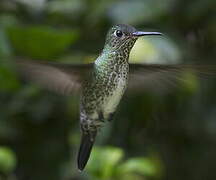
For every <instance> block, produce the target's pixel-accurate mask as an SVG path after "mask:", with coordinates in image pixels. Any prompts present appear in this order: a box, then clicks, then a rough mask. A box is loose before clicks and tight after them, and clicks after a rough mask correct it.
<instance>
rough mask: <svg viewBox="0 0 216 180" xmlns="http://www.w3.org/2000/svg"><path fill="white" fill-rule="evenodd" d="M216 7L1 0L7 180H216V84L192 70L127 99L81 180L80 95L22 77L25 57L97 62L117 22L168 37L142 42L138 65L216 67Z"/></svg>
mask: <svg viewBox="0 0 216 180" xmlns="http://www.w3.org/2000/svg"><path fill="white" fill-rule="evenodd" d="M215 5H216V4H215V0H205V1H203V0H192V1H186V0H133V1H130V0H117V1H114V0H101V1H96V0H1V1H0V179H3V180H4V179H6V180H59V179H60V180H78V179H79V180H80V179H93V180H94V179H102V180H115V179H125V180H131V179H133V180H134V179H135V180H143V179H144V180H182V179H184V180H187V179H188V180H203V179H205V180H213V179H216V174H215V167H216V153H215V152H216V96H215V90H216V83H215V77H213V78H210V79H209V78H203V79H201V80H200V79H199V78H198V77H197V76H196V75H195V74H193V72H186V73H184V74H182V76H181V77H180V78H181V79H182V78H183V79H184V81H182V82H181V84H180V86H177V87H174V88H173V89H172V91H168V92H166V93H163V92H160V93H158V89H157V87H153V89H151V90H146V91H145V92H142V93H136V94H126V95H125V96H124V98H123V100H122V102H121V104H120V106H119V109H118V112H117V114H116V117H115V120H114V121H113V122H112V123H110V124H107V127H106V128H105V129H104V130H103V132H101V133H100V135H99V137H98V139H97V144H96V146H95V148H94V150H93V154H92V156H91V159H90V162H89V164H88V166H87V169H86V170H85V171H84V172H82V173H80V172H78V170H77V167H76V154H77V150H78V145H79V140H80V133H79V124H78V122H79V97H74V96H71V97H62V96H60V95H57V94H54V93H52V92H48V91H46V90H43V89H40V88H39V87H37V86H36V85H33V84H31V83H29V84H26V83H23V82H21V81H20V80H19V79H18V77H17V75H16V74H15V73H14V71H13V57H17V56H18V57H25V58H30V59H40V60H50V61H59V62H71V63H73V62H90V61H93V60H94V59H95V58H96V57H97V56H98V54H99V53H100V51H101V50H102V47H103V44H104V39H105V35H106V32H107V30H108V28H109V27H110V26H112V25H113V24H117V23H126V24H130V25H133V26H135V27H136V28H138V29H141V30H149V29H150V30H157V31H161V32H163V33H164V34H165V36H163V37H160V38H155V37H145V38H142V39H139V40H138V41H137V43H136V44H135V47H134V48H133V50H132V52H131V56H130V61H132V62H145V63H195V64H215V57H216V51H215V47H216V33H215V32H216V18H215V17H216V16H215ZM164 86H165V85H164ZM165 87H166V86H165ZM107 145H109V146H107Z"/></svg>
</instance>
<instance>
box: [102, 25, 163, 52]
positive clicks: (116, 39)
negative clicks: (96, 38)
mask: <svg viewBox="0 0 216 180" xmlns="http://www.w3.org/2000/svg"><path fill="white" fill-rule="evenodd" d="M146 35H162V34H161V33H159V32H143V31H137V30H136V29H135V28H134V27H132V26H129V25H125V24H118V25H115V26H113V27H111V28H110V30H109V31H108V33H107V36H106V42H105V47H104V50H108V51H119V50H120V51H121V50H123V51H127V52H128V53H129V52H130V50H131V49H132V47H133V45H134V43H135V42H136V40H137V39H138V37H140V36H146Z"/></svg>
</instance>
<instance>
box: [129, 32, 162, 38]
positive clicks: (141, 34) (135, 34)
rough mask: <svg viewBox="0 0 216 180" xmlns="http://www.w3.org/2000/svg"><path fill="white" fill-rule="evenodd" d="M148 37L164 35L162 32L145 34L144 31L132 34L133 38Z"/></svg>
mask: <svg viewBox="0 0 216 180" xmlns="http://www.w3.org/2000/svg"><path fill="white" fill-rule="evenodd" d="M148 35H160V36H161V35H163V34H162V33H160V32H143V31H136V32H134V33H132V36H137V37H139V36H148Z"/></svg>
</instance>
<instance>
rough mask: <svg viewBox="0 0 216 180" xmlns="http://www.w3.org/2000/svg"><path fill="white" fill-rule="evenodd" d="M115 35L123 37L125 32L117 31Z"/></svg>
mask: <svg viewBox="0 0 216 180" xmlns="http://www.w3.org/2000/svg"><path fill="white" fill-rule="evenodd" d="M114 35H115V36H116V37H122V36H123V32H122V31H120V30H116V31H115V32H114Z"/></svg>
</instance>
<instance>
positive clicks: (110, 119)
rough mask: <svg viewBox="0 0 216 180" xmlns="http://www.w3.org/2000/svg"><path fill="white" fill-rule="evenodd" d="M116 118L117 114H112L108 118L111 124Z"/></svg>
mask: <svg viewBox="0 0 216 180" xmlns="http://www.w3.org/2000/svg"><path fill="white" fill-rule="evenodd" d="M114 116H115V112H113V113H110V114H109V117H108V121H109V122H111V121H112V120H113V118H114Z"/></svg>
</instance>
